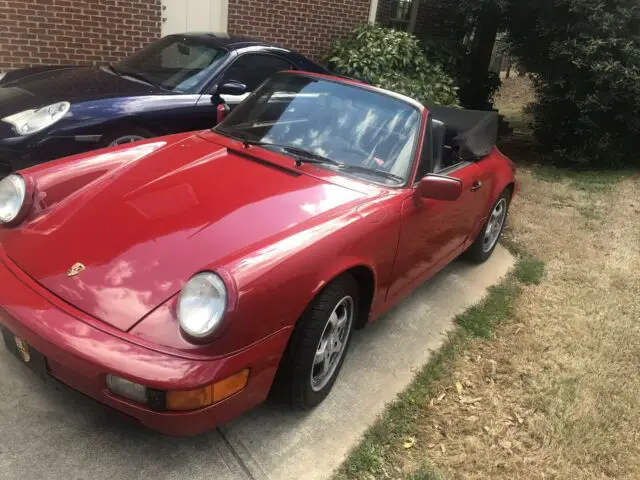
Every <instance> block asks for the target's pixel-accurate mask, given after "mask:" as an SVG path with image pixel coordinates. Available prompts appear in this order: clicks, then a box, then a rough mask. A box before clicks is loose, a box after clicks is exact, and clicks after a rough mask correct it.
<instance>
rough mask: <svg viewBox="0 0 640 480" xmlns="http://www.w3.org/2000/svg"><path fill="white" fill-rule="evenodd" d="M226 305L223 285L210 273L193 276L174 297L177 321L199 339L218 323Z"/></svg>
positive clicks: (225, 290)
mask: <svg viewBox="0 0 640 480" xmlns="http://www.w3.org/2000/svg"><path fill="white" fill-rule="evenodd" d="M226 308H227V287H226V286H225V284H224V282H223V281H222V279H221V278H220V277H219V276H218V275H216V274H215V273H212V272H203V273H199V274H197V275H195V276H194V277H193V278H191V280H189V281H188V282H187V284H186V285H185V286H184V288H183V289H182V291H181V292H180V297H179V298H178V320H179V321H180V326H181V327H182V329H183V330H184V331H185V333H187V334H188V335H190V336H192V337H195V338H203V337H206V336H208V335H211V334H212V333H213V332H214V331H215V330H216V328H218V326H219V325H220V322H221V321H222V317H223V315H224V312H225V310H226Z"/></svg>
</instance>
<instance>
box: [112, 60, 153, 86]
mask: <svg viewBox="0 0 640 480" xmlns="http://www.w3.org/2000/svg"><path fill="white" fill-rule="evenodd" d="M105 68H107V69H108V70H110V71H111V72H112V73H115V74H116V75H119V76H120V77H124V78H130V79H131V80H134V81H137V82H142V83H146V84H147V85H150V86H152V87H160V85H157V84H155V83H153V82H152V81H151V80H149V79H148V78H147V76H146V75H143V74H141V73H137V72H129V71H124V70H120V69H116V68H115V67H114V66H113V65H111V64H109V65H107V66H106V67H105Z"/></svg>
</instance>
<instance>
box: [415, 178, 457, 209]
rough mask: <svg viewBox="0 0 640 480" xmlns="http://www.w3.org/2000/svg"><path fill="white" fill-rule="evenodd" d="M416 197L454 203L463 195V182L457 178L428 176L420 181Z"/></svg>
mask: <svg viewBox="0 0 640 480" xmlns="http://www.w3.org/2000/svg"><path fill="white" fill-rule="evenodd" d="M416 195H417V196H418V197H419V198H430V199H432V200H442V201H445V202H452V201H454V200H457V199H458V198H460V195H462V182H461V181H460V180H458V179H457V178H451V177H444V176H440V175H427V176H426V177H424V178H423V179H422V180H420V183H419V184H418V187H417V188H416Z"/></svg>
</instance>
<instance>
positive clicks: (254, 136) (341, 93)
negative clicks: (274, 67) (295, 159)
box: [215, 73, 421, 185]
mask: <svg viewBox="0 0 640 480" xmlns="http://www.w3.org/2000/svg"><path fill="white" fill-rule="evenodd" d="M420 125H421V112H420V110H419V109H418V107H417V106H416V105H415V104H414V103H412V102H411V101H408V100H407V99H404V98H401V97H398V96H394V95H392V94H386V93H383V92H379V91H375V90H372V89H370V88H367V87H365V86H359V85H353V84H349V83H346V82H345V83H343V82H340V81H334V80H329V79H324V78H319V77H313V76H306V75H298V74H289V73H279V74H276V75H274V76H272V77H271V79H270V80H268V81H267V82H266V83H264V84H263V85H262V86H261V87H260V88H259V89H258V90H256V91H255V92H254V93H253V95H251V96H250V97H249V98H248V99H247V100H246V101H245V102H243V103H242V104H241V105H240V106H238V107H237V108H236V109H235V110H234V111H233V112H232V113H231V114H230V115H229V116H228V117H227V118H226V119H225V120H224V121H223V122H222V123H220V124H219V125H218V126H217V127H216V128H215V131H216V132H219V133H222V134H223V135H227V136H231V137H234V138H238V139H241V140H244V141H245V142H248V143H254V144H259V145H261V146H264V147H269V144H271V145H272V146H273V147H274V148H277V147H280V148H282V149H284V150H285V151H286V152H289V153H290V152H292V151H293V152H294V155H295V154H296V152H298V154H300V152H301V150H302V151H303V152H302V153H303V154H304V153H307V154H311V155H314V156H315V161H316V162H321V161H322V160H323V159H324V163H323V166H325V167H326V168H329V169H334V170H337V171H340V172H342V173H345V174H347V175H354V176H360V177H366V179H367V180H373V181H376V182H379V183H380V182H381V183H385V184H389V185H400V184H404V183H406V182H407V180H408V178H409V175H410V172H411V167H412V165H413V159H414V158H415V149H416V145H417V143H418V142H417V140H418V135H419V132H420ZM318 157H320V158H318ZM307 159H308V157H307ZM303 160H304V159H303ZM311 160H313V159H311Z"/></svg>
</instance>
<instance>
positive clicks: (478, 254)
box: [462, 189, 511, 263]
mask: <svg viewBox="0 0 640 480" xmlns="http://www.w3.org/2000/svg"><path fill="white" fill-rule="evenodd" d="M501 202H504V209H505V213H504V219H503V221H502V225H501V226H500V231H499V233H498V238H497V239H496V240H495V242H494V243H493V245H492V246H491V248H489V249H487V248H486V244H485V233H486V231H487V227H489V223H490V221H491V214H492V213H493V212H494V211H495V209H496V207H497V206H498V205H499V204H500V203H501ZM510 204H511V192H510V191H509V189H506V190H504V191H503V192H502V193H501V194H500V196H499V197H498V199H497V200H496V201H495V203H494V204H493V205H492V206H491V211H490V213H489V219H488V220H487V222H486V223H485V224H484V225H483V226H482V230H480V233H479V234H478V238H476V240H475V241H474V242H473V243H472V244H471V246H470V247H469V248H468V250H467V251H466V252H464V253H463V254H462V258H463V259H464V260H467V261H469V262H472V263H484V262H486V261H487V260H489V258H490V257H491V255H492V254H493V251H494V250H495V249H496V246H497V245H498V242H499V241H500V237H501V236H502V232H503V231H504V226H505V225H506V223H507V218H508V216H509V205H510Z"/></svg>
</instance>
